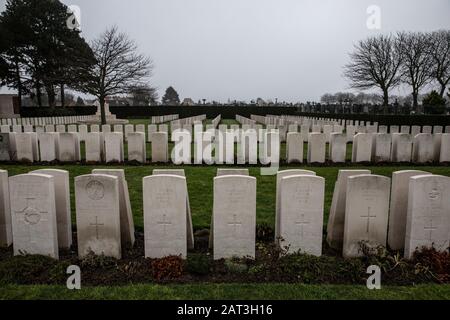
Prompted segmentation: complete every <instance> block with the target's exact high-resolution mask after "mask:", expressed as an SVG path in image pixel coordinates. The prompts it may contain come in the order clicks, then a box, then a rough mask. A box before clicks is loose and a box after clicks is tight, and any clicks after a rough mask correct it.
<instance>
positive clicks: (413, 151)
mask: <svg viewBox="0 0 450 320" xmlns="http://www.w3.org/2000/svg"><path fill="white" fill-rule="evenodd" d="M194 129H195V128H194ZM272 135H276V133H273V132H269V133H267V132H266V130H260V133H259V134H257V133H256V130H251V129H250V130H247V131H242V130H237V131H233V130H227V131H225V132H223V131H220V130H214V129H210V130H208V131H206V132H203V131H201V129H200V130H194V138H193V137H192V136H191V133H190V132H189V131H187V130H180V131H179V133H178V134H172V136H171V138H172V139H171V140H172V142H174V143H175V147H174V152H175V153H180V154H181V153H182V156H180V158H179V159H181V162H178V160H176V161H175V160H174V163H176V164H181V163H184V164H190V163H191V162H192V159H191V144H192V143H194V164H202V163H207V164H212V163H214V162H215V163H218V164H220V163H226V164H234V163H235V153H236V154H237V157H236V158H237V163H238V164H246V163H249V164H257V163H258V156H259V160H260V163H263V164H267V163H266V161H265V159H266V158H267V155H266V154H265V153H266V151H267V152H269V153H271V162H272V163H279V161H280V155H279V150H280V144H279V143H276V142H275V144H273V143H272V140H271V137H272ZM123 136H124V135H123V133H121V132H106V133H100V132H89V133H86V134H85V135H84V141H85V152H86V154H85V158H84V159H86V162H107V163H110V162H119V163H121V162H124V161H125V154H124V150H125V148H124V138H123ZM149 138H150V139H149V140H150V141H151V152H152V156H151V161H152V162H163V163H167V162H169V161H170V159H169V135H168V134H167V133H166V132H153V133H150V135H149ZM276 139H278V138H276ZM80 140H81V139H80V135H79V134H78V133H53V132H47V133H39V134H36V133H6V134H5V133H2V134H0V161H11V160H13V161H19V162H37V161H42V162H52V161H60V162H78V161H80V160H81V158H82V155H81V152H80ZM127 140H128V141H127V142H128V144H127V145H128V149H127V150H128V161H137V162H140V163H146V162H147V142H146V138H145V133H143V132H129V133H128V134H127ZM307 142H308V148H307V157H306V158H307V162H308V163H324V162H325V161H326V158H327V157H326V154H327V143H326V139H325V135H324V134H323V133H310V134H309V135H308V140H307ZM200 143H201V146H202V148H200ZM236 144H237V145H236ZM258 144H259V145H260V148H259V152H258ZM235 147H236V148H235ZM271 147H274V148H275V149H276V152H271V151H273V150H270V148H271ZM235 149H236V150H235ZM346 158H347V142H346V137H345V134H339V133H334V134H332V135H331V141H330V143H329V144H328V160H330V161H331V162H334V163H344V162H346ZM172 160H173V159H172ZM286 161H287V162H288V163H295V162H298V163H302V162H303V161H304V140H303V136H302V134H300V133H289V134H288V138H287V143H286ZM351 161H352V162H354V163H361V162H373V163H379V162H408V163H409V162H413V163H431V162H441V163H445V162H450V134H434V135H432V134H426V133H421V134H418V135H416V136H415V137H414V139H413V138H412V136H411V135H409V134H401V133H397V134H393V135H390V134H382V133H379V134H368V133H359V134H357V135H355V136H354V141H353V146H352V159H351Z"/></svg>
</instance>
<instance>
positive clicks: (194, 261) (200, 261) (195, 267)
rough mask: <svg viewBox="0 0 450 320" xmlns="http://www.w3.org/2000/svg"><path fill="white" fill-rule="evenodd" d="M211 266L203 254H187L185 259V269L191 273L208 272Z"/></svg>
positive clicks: (200, 273)
mask: <svg viewBox="0 0 450 320" xmlns="http://www.w3.org/2000/svg"><path fill="white" fill-rule="evenodd" d="M210 268H211V260H210V258H209V257H208V256H206V255H204V254H192V255H189V256H188V258H187V260H186V270H187V271H188V272H190V273H193V274H198V275H205V274H208V273H209V271H210Z"/></svg>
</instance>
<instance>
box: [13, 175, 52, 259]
mask: <svg viewBox="0 0 450 320" xmlns="http://www.w3.org/2000/svg"><path fill="white" fill-rule="evenodd" d="M9 191H10V204H11V216H12V219H11V220H12V233H13V248H14V255H21V254H39V255H46V256H50V257H52V258H55V259H58V257H59V254H58V234H57V229H56V228H57V226H56V208H55V186H54V178H53V177H51V176H48V175H42V174H22V175H18V176H13V177H10V178H9Z"/></svg>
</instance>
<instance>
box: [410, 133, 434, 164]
mask: <svg viewBox="0 0 450 320" xmlns="http://www.w3.org/2000/svg"><path fill="white" fill-rule="evenodd" d="M412 154H413V161H414V162H418V163H426V162H433V160H434V141H433V136H432V135H431V133H420V134H418V135H416V136H415V137H414V145H413V153H412Z"/></svg>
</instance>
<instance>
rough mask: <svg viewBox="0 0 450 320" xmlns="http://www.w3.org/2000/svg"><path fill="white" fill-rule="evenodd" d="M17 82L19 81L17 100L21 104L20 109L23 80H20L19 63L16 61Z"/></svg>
mask: <svg viewBox="0 0 450 320" xmlns="http://www.w3.org/2000/svg"><path fill="white" fill-rule="evenodd" d="M15 67H16V78H17V79H16V80H17V100H18V102H19V108H20V107H22V79H21V78H20V67H19V62H18V61H17V60H16V62H15Z"/></svg>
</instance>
